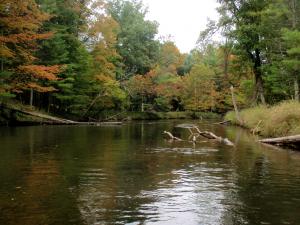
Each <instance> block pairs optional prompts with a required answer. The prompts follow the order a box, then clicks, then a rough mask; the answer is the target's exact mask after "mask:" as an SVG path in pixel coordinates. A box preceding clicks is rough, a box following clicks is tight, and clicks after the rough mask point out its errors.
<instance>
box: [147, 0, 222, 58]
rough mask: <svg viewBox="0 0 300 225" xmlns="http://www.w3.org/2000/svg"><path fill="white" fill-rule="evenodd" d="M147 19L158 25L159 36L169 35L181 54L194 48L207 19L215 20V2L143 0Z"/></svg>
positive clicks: (202, 0) (207, 0) (200, 0)
mask: <svg viewBox="0 0 300 225" xmlns="http://www.w3.org/2000/svg"><path fill="white" fill-rule="evenodd" d="M143 2H144V4H145V5H146V6H148V7H149V13H148V15H147V18H148V19H150V20H156V21H157V22H158V23H159V35H161V36H167V35H171V36H172V37H173V39H172V40H173V41H175V43H176V45H177V47H178V48H179V49H180V51H181V52H183V53H187V52H189V51H190V50H191V49H192V48H194V46H195V43H196V41H197V39H198V36H199V33H200V31H201V30H204V29H205V26H206V23H207V18H211V19H217V18H218V13H217V12H216V7H217V6H218V4H217V3H216V1H215V0H143Z"/></svg>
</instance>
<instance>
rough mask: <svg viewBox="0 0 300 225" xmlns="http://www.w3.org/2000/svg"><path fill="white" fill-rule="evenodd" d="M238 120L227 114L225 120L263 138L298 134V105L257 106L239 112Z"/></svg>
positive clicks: (285, 103)
mask: <svg viewBox="0 0 300 225" xmlns="http://www.w3.org/2000/svg"><path fill="white" fill-rule="evenodd" d="M240 117H241V118H240V120H241V121H238V120H237V119H236V116H235V113H234V112H229V113H227V114H226V116H225V120H230V121H231V122H232V123H233V124H235V125H239V126H242V127H245V128H248V129H250V130H251V131H252V132H253V133H256V134H259V135H261V136H264V137H282V136H291V135H297V134H300V103H298V102H295V101H286V102H282V103H280V104H278V105H275V106H271V107H268V106H257V107H253V108H249V109H244V110H242V111H241V112H240Z"/></svg>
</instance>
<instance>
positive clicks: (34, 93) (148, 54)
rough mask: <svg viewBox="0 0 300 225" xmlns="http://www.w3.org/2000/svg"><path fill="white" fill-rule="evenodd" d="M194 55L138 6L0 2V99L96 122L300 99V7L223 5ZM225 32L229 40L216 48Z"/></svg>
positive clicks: (256, 0) (79, 0)
mask: <svg viewBox="0 0 300 225" xmlns="http://www.w3.org/2000/svg"><path fill="white" fill-rule="evenodd" d="M219 3H220V7H219V9H218V10H219V14H220V19H219V21H209V23H208V26H207V29H206V30H205V31H203V32H201V34H200V36H199V40H198V43H197V45H196V47H195V49H194V50H192V51H191V52H190V53H189V54H182V53H181V52H180V51H179V49H178V48H177V47H176V45H175V44H174V42H173V41H172V40H169V39H166V40H164V41H161V40H159V39H158V38H157V34H158V26H159V24H158V23H157V22H156V21H149V20H147V19H146V14H147V8H145V7H144V5H143V3H142V2H140V1H135V0H109V1H105V0H96V1H94V0H23V1H18V0H3V1H1V2H0V30H1V32H0V59H1V62H0V63H1V65H0V101H10V100H11V99H16V100H18V101H21V102H22V103H24V104H30V105H32V106H35V107H39V108H42V109H44V110H46V111H48V112H52V113H56V114H63V115H73V116H76V117H79V118H83V119H84V118H97V117H98V115H99V113H101V112H103V111H124V110H131V111H183V110H191V111H214V112H225V111H227V110H229V109H231V108H232V104H231V93H230V87H231V86H234V87H235V92H236V98H237V101H238V104H240V106H247V105H251V104H256V103H259V102H261V103H262V104H266V103H271V104H272V103H276V102H278V101H281V100H286V99H291V98H292V99H296V100H299V85H298V83H299V72H300V31H299V29H300V17H299V15H300V0H243V1H241V0H219ZM215 33H219V34H221V35H222V37H223V38H222V39H221V41H219V42H214V41H212V40H213V39H212V35H213V34H215Z"/></svg>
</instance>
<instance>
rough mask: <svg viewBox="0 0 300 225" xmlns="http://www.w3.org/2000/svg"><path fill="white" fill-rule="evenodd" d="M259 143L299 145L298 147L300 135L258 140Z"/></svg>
mask: <svg viewBox="0 0 300 225" xmlns="http://www.w3.org/2000/svg"><path fill="white" fill-rule="evenodd" d="M259 142H261V143H265V144H272V145H280V146H284V145H299V146H300V135H295V136H287V137H279V138H267V139H262V140H259Z"/></svg>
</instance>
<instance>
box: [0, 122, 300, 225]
mask: <svg viewBox="0 0 300 225" xmlns="http://www.w3.org/2000/svg"><path fill="white" fill-rule="evenodd" d="M179 123H183V122H182V121H159V122H132V123H127V124H124V125H122V126H106V127H105V126H104V127H96V126H35V127H10V128H8V127H2V128H0V156H1V157H0V184H1V186H0V224H3V225H20V224H22V225H48V224H49V225H50V224H51V225H54V224H57V225H68V224H79V225H80V224H84V225H85V224H86V225H96V224H101V225H102V224H130V225H140V224H159V225H161V224H162V225H164V224H170V225H175V224H178V225H182V224H187V225H190V224H191V225H194V224H203V225H210V224H211V225H219V224H224V225H231V224H249V225H255V224H262V225H266V224H272V225H273V224H300V153H299V152H293V151H289V150H280V149H275V148H270V147H266V146H263V145H261V144H258V143H257V142H256V140H255V137H253V136H252V135H251V134H249V132H247V131H245V130H243V129H240V128H237V127H225V126H221V125H211V123H210V122H209V121H203V122H200V123H199V122H197V123H198V125H199V126H200V127H201V129H203V130H209V131H213V132H214V133H216V134H218V135H219V136H223V137H228V138H229V139H230V140H231V141H232V142H234V143H235V147H230V146H225V145H222V144H220V143H216V142H207V140H204V139H203V140H202V141H201V142H200V143H197V144H196V145H193V144H192V143H189V142H180V143H178V142H169V141H167V140H164V139H163V136H162V133H163V131H164V130H168V131H171V132H172V133H173V134H176V135H177V136H179V137H181V138H183V139H186V138H187V137H188V136H189V133H188V131H187V130H184V129H179V128H176V125H178V124H179ZM193 123H196V121H194V122H193Z"/></svg>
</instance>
